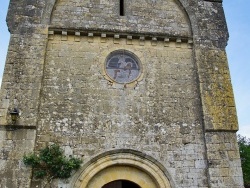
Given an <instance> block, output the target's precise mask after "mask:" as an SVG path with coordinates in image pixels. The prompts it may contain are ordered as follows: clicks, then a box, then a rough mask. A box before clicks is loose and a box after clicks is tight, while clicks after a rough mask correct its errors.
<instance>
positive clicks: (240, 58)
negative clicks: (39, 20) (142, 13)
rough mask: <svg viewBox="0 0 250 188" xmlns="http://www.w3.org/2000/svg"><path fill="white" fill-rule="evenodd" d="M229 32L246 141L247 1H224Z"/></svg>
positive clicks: (5, 38)
mask: <svg viewBox="0 0 250 188" xmlns="http://www.w3.org/2000/svg"><path fill="white" fill-rule="evenodd" d="M1 1H2V2H1V6H0V83H1V80H2V75H3V69H4V65H5V59H6V54H7V48H8V43H9V37H10V36H9V32H8V29H7V26H6V22H5V20H6V14H7V9H8V4H9V0H1ZM223 7H224V11H225V15H226V20H227V24H228V29H229V35H230V38H229V42H228V46H227V48H226V50H227V56H228V62H229V67H230V74H231V79H232V84H233V89H234V96H235V102H236V108H237V114H238V121H239V128H240V129H239V131H238V133H239V134H241V135H242V136H246V137H247V138H250V37H249V33H250V11H249V8H250V0H224V1H223Z"/></svg>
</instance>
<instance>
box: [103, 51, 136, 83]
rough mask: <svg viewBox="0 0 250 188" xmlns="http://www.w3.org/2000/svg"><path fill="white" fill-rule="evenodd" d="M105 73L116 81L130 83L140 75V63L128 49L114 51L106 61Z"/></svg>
mask: <svg viewBox="0 0 250 188" xmlns="http://www.w3.org/2000/svg"><path fill="white" fill-rule="evenodd" d="M106 73H107V75H108V76H109V77H110V78H111V79H112V80H114V81H116V82H118V83H122V84H123V83H130V82H133V81H135V80H136V79H137V78H138V77H139V75H140V64H139V61H138V60H137V58H136V57H135V56H134V55H133V54H132V53H130V52H128V51H125V50H124V51H123V50H119V51H114V52H112V53H110V55H109V56H108V58H107V61H106Z"/></svg>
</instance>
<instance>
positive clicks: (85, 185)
mask: <svg viewBox="0 0 250 188" xmlns="http://www.w3.org/2000/svg"><path fill="white" fill-rule="evenodd" d="M171 182H172V181H171V179H170V176H169V174H168V172H167V170H166V169H165V168H164V167H163V166H161V165H160V164H159V163H158V162H157V161H156V160H155V159H153V158H151V157H149V156H147V155H145V154H142V153H140V152H137V151H134V150H115V151H110V152H107V153H104V154H101V155H100V156H97V157H96V158H94V159H92V160H91V161H90V162H89V163H87V164H86V165H85V166H84V167H83V171H81V172H80V173H79V174H78V175H76V176H75V178H74V180H73V181H72V187H74V188H174V187H175V186H174V184H173V182H172V183H171Z"/></svg>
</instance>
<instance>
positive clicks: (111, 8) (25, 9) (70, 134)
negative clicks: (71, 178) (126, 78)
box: [0, 0, 243, 188]
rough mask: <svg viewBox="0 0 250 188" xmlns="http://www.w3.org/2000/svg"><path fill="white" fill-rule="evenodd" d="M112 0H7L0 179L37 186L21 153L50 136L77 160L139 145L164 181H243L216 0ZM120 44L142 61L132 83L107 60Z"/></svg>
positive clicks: (238, 185)
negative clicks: (116, 75) (118, 76)
mask: <svg viewBox="0 0 250 188" xmlns="http://www.w3.org/2000/svg"><path fill="white" fill-rule="evenodd" d="M118 2H119V1H114V0H85V1H79V0H71V1H65V0H58V1H56V0H46V1H45V0H40V1H29V0H22V1H20V0H11V1H10V7H9V12H8V17H7V24H8V27H9V30H10V32H11V40H10V45H9V51H8V56H7V60H6V65H5V71H4V77H3V84H2V87H1V88H2V89H1V93H0V99H1V101H0V102H1V105H0V126H1V129H0V131H1V138H0V146H2V147H1V151H0V169H1V177H3V178H2V179H1V184H0V185H1V186H3V187H4V186H5V187H30V186H31V187H36V186H40V182H36V181H33V182H32V183H31V185H29V183H30V181H31V175H32V174H31V171H30V169H27V168H26V167H24V166H23V165H22V162H21V159H22V156H23V154H24V153H28V152H30V151H33V150H34V151H35V152H36V151H38V150H39V149H41V148H42V147H44V146H45V145H48V144H51V143H59V144H60V145H61V146H62V147H63V148H64V150H65V154H66V155H68V156H70V155H74V156H76V157H80V158H83V159H84V164H88V163H90V162H91V160H92V159H93V158H94V157H95V156H98V155H102V153H104V152H109V151H116V150H119V149H130V150H131V151H138V152H141V153H144V154H145V155H147V156H150V157H152V158H153V159H154V160H155V162H157V164H161V165H163V167H164V168H165V169H166V171H167V172H168V173H167V174H168V175H167V178H168V179H169V180H171V181H170V182H171V186H172V187H178V188H179V187H232V188H242V187H243V185H242V173H241V168H240V159H239V154H238V146H237V144H236V138H235V132H236V131H237V130H238V125H237V117H236V111H235V104H234V99H233V93H232V87H231V82H230V75H229V71H228V65H227V58H226V53H225V47H226V44H227V40H228V33H227V27H226V23H225V18H224V13H223V7H222V4H221V1H220V0H206V1H205V0H204V1H203V0H198V1H197V0H179V1H177V0H168V1H155V0H140V1H132V0H130V1H126V0H125V4H124V11H125V15H124V16H120V15H119V5H118ZM121 49H122V50H127V51H129V52H132V53H133V54H134V55H135V56H137V57H138V59H139V60H140V64H141V67H142V69H141V70H142V74H141V76H140V78H139V79H138V80H136V81H135V82H133V83H132V84H117V83H115V82H114V81H112V79H108V76H107V74H106V72H105V70H104V69H105V66H104V64H105V60H106V58H107V57H108V55H109V54H110V52H112V51H115V50H121ZM14 107H18V109H19V110H20V117H19V119H18V121H17V123H16V124H15V125H11V124H12V123H13V122H11V119H10V114H9V112H10V111H11V110H12V109H13V108H14ZM17 151H18V152H17ZM81 170H83V169H81ZM23 172H24V173H23ZM22 174H23V175H22ZM60 185H62V186H69V185H67V184H65V183H62V184H60Z"/></svg>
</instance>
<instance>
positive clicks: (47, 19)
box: [42, 0, 198, 36]
mask: <svg viewBox="0 0 250 188" xmlns="http://www.w3.org/2000/svg"><path fill="white" fill-rule="evenodd" d="M58 1H59V0H47V1H46V6H45V8H44V11H43V14H42V23H43V24H48V25H50V23H51V18H52V14H53V10H54V9H55V6H56V4H57V3H58ZM175 2H176V3H177V4H178V5H179V7H180V8H181V9H182V10H183V12H184V13H185V15H187V18H188V21H189V23H190V27H191V32H192V36H193V35H196V34H197V33H198V28H197V25H198V24H197V20H196V16H195V12H194V10H193V9H192V7H190V5H189V3H188V2H186V1H184V0H175ZM193 4H194V6H195V5H196V4H197V2H194V3H193Z"/></svg>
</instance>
